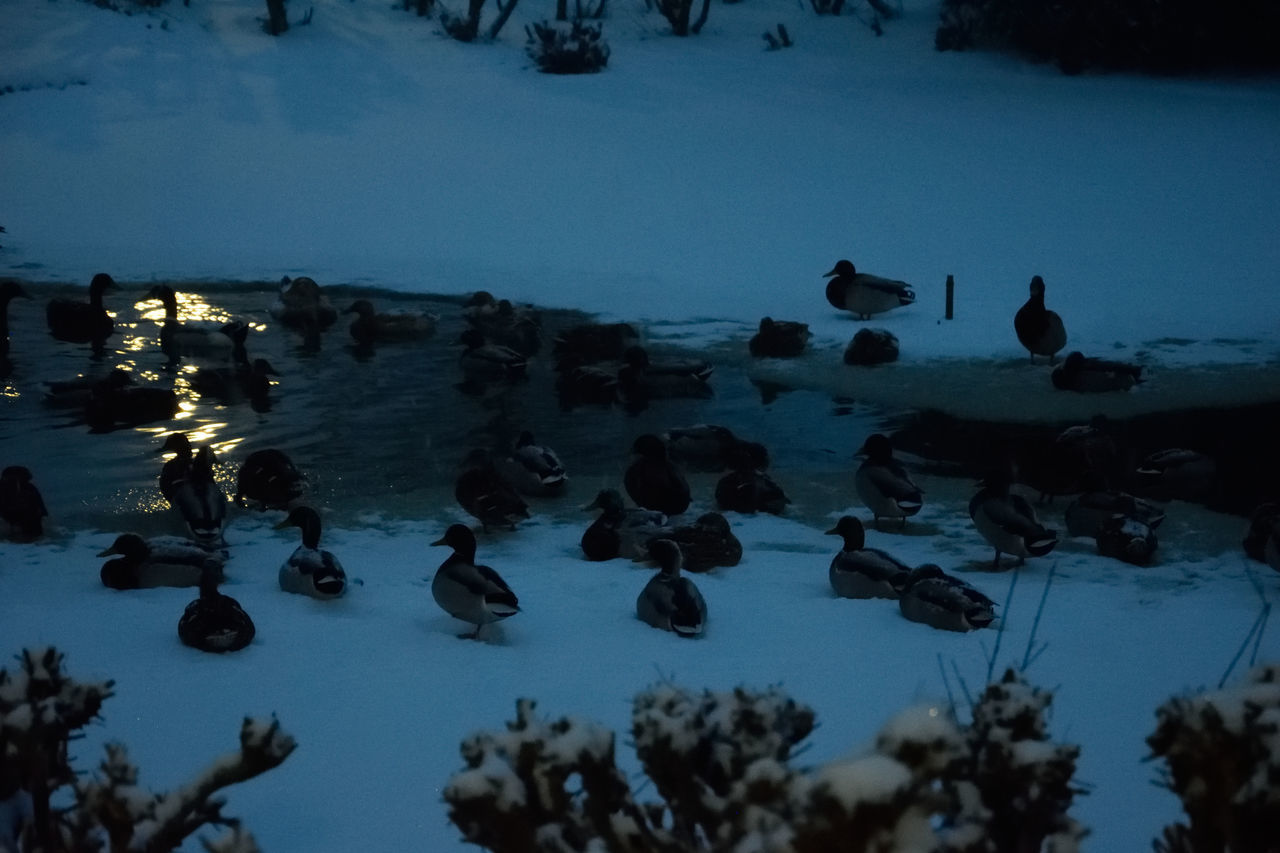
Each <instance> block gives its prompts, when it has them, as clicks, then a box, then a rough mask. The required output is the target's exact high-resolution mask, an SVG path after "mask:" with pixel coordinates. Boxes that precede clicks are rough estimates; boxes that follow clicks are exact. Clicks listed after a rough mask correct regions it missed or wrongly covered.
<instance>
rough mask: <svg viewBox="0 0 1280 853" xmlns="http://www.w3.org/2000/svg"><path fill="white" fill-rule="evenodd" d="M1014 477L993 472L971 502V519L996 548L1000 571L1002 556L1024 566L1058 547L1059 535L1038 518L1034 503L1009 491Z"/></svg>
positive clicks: (996, 565) (993, 565) (995, 564)
mask: <svg viewBox="0 0 1280 853" xmlns="http://www.w3.org/2000/svg"><path fill="white" fill-rule="evenodd" d="M1010 484H1011V483H1010V477H1009V475H1008V474H1007V473H1006V472H1004V471H993V472H992V473H990V474H989V475H987V478H986V479H985V480H983V481H982V482H981V483H980V484H979V485H980V486H981V487H982V488H981V489H980V490H979V491H978V493H977V494H976V495H974V496H973V498H972V499H970V501H969V517H970V518H971V519H973V526H974V527H976V528H977V529H978V532H979V533H981V534H982V538H983V539H986V540H987V542H989V543H991V545H992V546H993V547H995V549H996V555H995V558H994V559H993V560H992V561H991V568H992V569H996V570H998V569H999V568H1000V555H1001V554H1012V555H1013V556H1015V557H1017V558H1018V562H1017V564H1016V565H1019V566H1020V565H1022V564H1023V562H1025V561H1026V558H1027V557H1043V556H1044V555H1045V554H1048V553H1049V552H1050V551H1052V550H1053V548H1054V546H1055V545H1057V544H1058V534H1057V533H1056V532H1055V531H1053V530H1050V529H1049V528H1047V527H1045V526H1044V525H1042V524H1041V523H1040V520H1039V519H1038V518H1036V511H1035V509H1034V508H1033V507H1032V506H1031V502H1030V501H1028V500H1027V499H1026V498H1024V497H1023V496H1022V495H1019V494H1017V493H1015V492H1011V491H1010V490H1009V487H1010Z"/></svg>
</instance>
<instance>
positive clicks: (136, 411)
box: [84, 370, 180, 432]
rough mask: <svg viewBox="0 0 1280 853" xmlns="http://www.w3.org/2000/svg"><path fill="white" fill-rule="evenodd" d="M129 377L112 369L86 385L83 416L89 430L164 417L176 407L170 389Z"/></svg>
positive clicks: (136, 424)
mask: <svg viewBox="0 0 1280 853" xmlns="http://www.w3.org/2000/svg"><path fill="white" fill-rule="evenodd" d="M132 381H133V380H132V379H131V378H130V377H129V374H128V373H126V372H125V371H123V370H113V371H111V372H110V373H109V374H107V376H106V377H105V378H104V379H103V380H102V381H100V382H95V383H93V384H92V385H91V386H90V387H89V397H88V400H87V401H86V402H85V405H84V418H85V422H86V423H88V424H89V427H90V428H91V429H92V430H93V431H95V432H110V431H111V430H114V429H117V428H119V427H132V426H139V425H141V424H150V423H155V422H157V421H167V420H170V419H171V418H173V416H174V415H176V414H177V413H178V411H179V410H180V407H179V405H178V395H177V394H176V393H175V392H174V391H173V389H171V388H157V387H155V386H152V385H134V384H132Z"/></svg>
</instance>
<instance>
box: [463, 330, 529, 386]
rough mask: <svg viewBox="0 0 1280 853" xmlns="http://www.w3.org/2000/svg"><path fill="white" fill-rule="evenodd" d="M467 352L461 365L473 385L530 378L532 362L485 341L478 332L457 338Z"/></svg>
mask: <svg viewBox="0 0 1280 853" xmlns="http://www.w3.org/2000/svg"><path fill="white" fill-rule="evenodd" d="M458 343H460V344H462V345H463V346H464V347H465V349H464V350H463V351H462V355H461V356H460V357H459V360H458V363H459V364H460V365H461V367H462V375H463V377H464V378H465V379H467V380H469V381H471V382H501V381H506V382H514V381H519V380H522V379H525V378H526V377H527V376H528V370H529V360H528V359H527V358H526V357H525V356H523V355H521V354H520V353H518V352H516V351H515V350H513V349H511V348H510V347H504V346H502V345H501V344H495V343H490V342H488V341H486V340H485V336H484V333H483V332H481V331H480V330H479V329H466V330H464V331H463V332H462V334H461V335H460V336H459V338H458Z"/></svg>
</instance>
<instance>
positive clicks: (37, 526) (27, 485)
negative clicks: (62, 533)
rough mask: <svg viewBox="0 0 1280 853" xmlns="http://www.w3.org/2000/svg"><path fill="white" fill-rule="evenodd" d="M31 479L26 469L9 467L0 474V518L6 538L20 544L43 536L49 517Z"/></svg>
mask: <svg viewBox="0 0 1280 853" xmlns="http://www.w3.org/2000/svg"><path fill="white" fill-rule="evenodd" d="M34 479H35V478H34V477H33V476H32V474H31V469H30V468H27V467H26V466H25V465H10V466H8V467H6V468H5V469H4V471H0V518H3V519H4V521H5V523H6V524H8V525H9V536H10V537H11V538H13V539H15V540H17V541H19V542H32V541H34V540H36V539H39V538H40V537H41V536H43V535H44V520H45V518H47V517H48V515H49V510H48V509H46V508H45V505H44V498H43V497H42V496H41V495H40V490H39V489H38V488H36V484H35V482H34Z"/></svg>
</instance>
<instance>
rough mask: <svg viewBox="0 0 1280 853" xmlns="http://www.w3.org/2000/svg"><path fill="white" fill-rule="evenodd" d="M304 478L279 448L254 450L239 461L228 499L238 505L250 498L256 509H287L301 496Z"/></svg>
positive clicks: (242, 504)
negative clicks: (232, 494) (232, 490)
mask: <svg viewBox="0 0 1280 853" xmlns="http://www.w3.org/2000/svg"><path fill="white" fill-rule="evenodd" d="M305 479H306V477H305V476H303V474H302V472H301V471H299V470H298V469H297V467H296V466H294V464H293V460H292V459H290V458H289V457H288V455H287V454H286V453H285V452H284V451H283V450H276V449H275V448H268V449H266V450H255V451H254V452H253V453H250V454H249V455H248V456H246V457H245V460H244V462H242V463H240V473H239V474H238V475H237V476H236V493H235V495H234V496H233V498H232V500H234V501H235V502H236V504H237V505H238V506H242V507H243V506H247V503H248V502H249V501H252V502H253V503H254V505H255V506H256V507H257V508H258V509H260V510H266V509H288V508H289V505H290V504H292V503H293V502H294V501H296V500H297V499H298V498H300V497H302V491H303V486H302V484H303V481H304V480H305Z"/></svg>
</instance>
